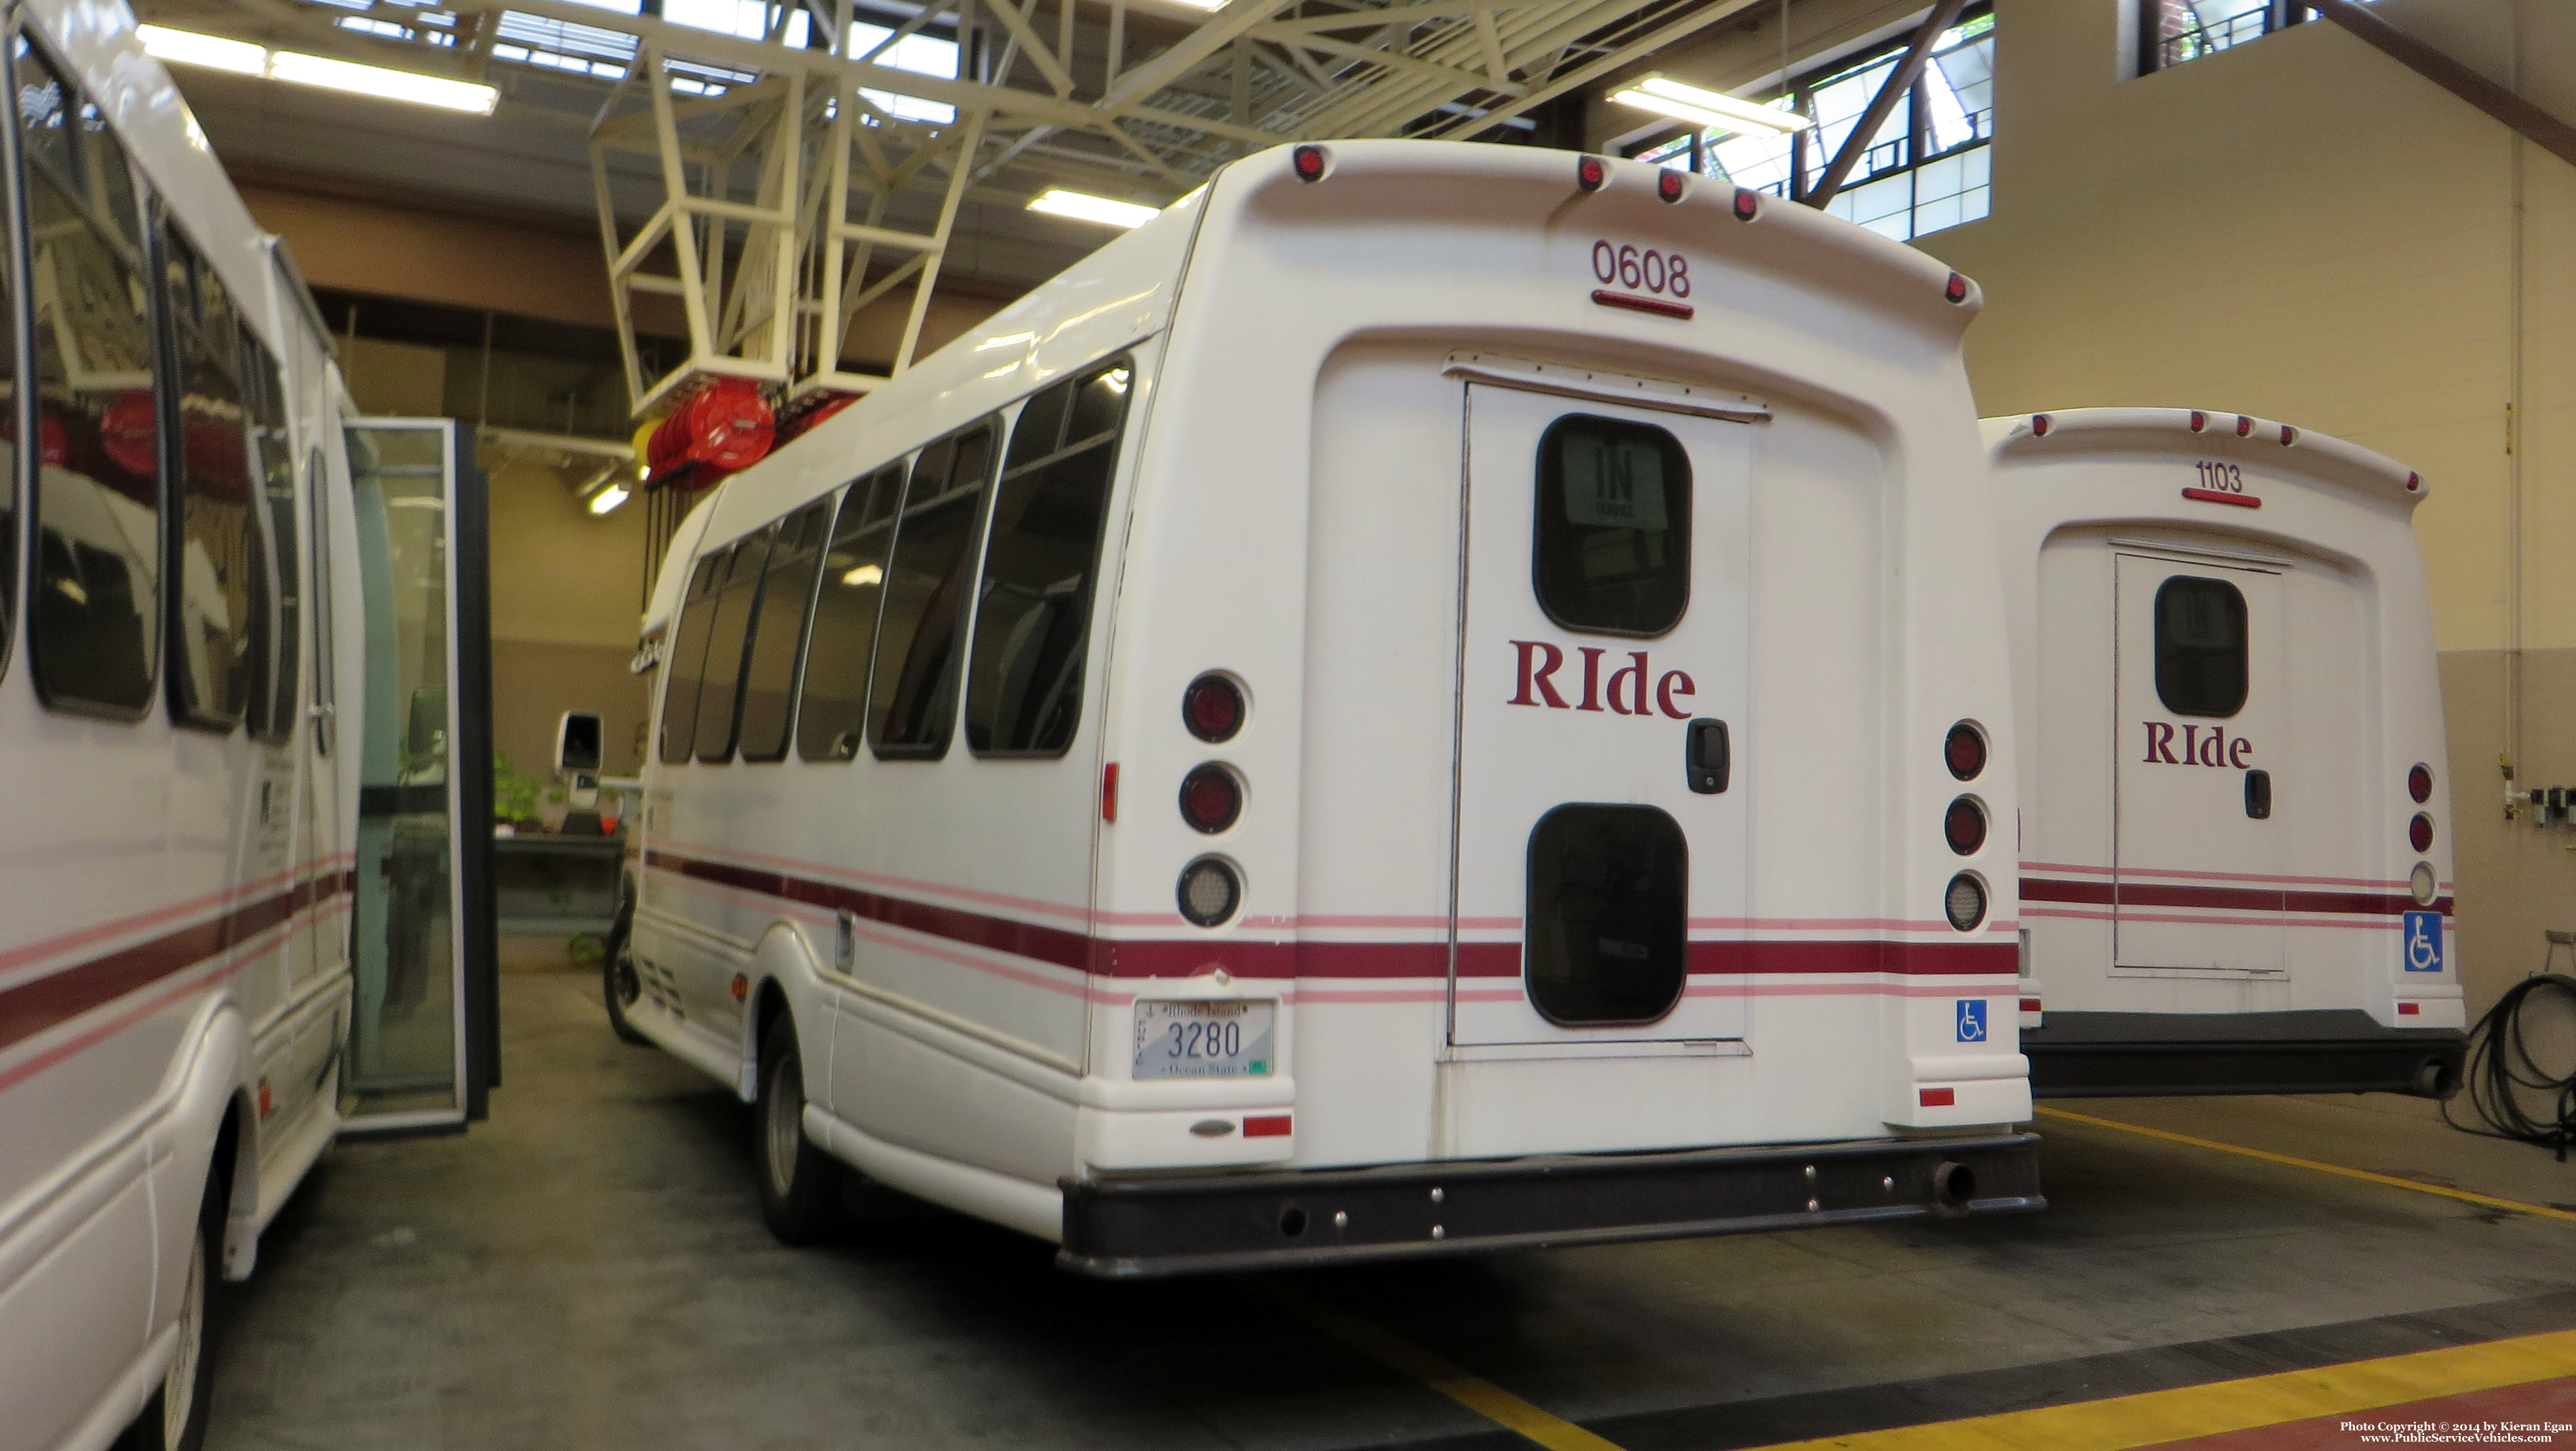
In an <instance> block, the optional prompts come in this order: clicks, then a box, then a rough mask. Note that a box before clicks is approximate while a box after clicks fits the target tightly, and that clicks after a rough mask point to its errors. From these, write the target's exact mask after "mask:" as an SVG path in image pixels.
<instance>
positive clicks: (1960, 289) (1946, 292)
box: [1941, 272, 1968, 302]
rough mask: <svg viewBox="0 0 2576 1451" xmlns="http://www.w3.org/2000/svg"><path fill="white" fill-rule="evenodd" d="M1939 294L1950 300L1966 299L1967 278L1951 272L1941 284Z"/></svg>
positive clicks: (1963, 300) (1960, 300)
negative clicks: (1947, 278)
mask: <svg viewBox="0 0 2576 1451" xmlns="http://www.w3.org/2000/svg"><path fill="white" fill-rule="evenodd" d="M1941 295H1942V296H1943V297H1946V298H1948V299H1950V300H1951V301H1952V302H1965V301H1967V300H1968V279H1967V278H1965V277H1962V276H1960V275H1959V274H1958V273H1956V272H1953V273H1951V274H1950V280H1949V281H1948V282H1945V283H1943V284H1942V285H1941Z"/></svg>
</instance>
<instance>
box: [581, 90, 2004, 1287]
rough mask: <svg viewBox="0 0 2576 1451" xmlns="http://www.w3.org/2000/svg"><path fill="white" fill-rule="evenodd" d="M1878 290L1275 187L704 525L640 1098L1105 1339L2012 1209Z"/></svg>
mask: <svg viewBox="0 0 2576 1451" xmlns="http://www.w3.org/2000/svg"><path fill="white" fill-rule="evenodd" d="M1975 307H1976V296H1975V293H1974V290H1973V288H1972V287H1971V286H1970V285H1969V284H1968V282H1967V280H1966V279H1964V278H1961V277H1959V276H1957V275H1956V274H1954V273H1951V272H1950V271H1949V270H1948V269H1946V268H1945V267H1943V266H1941V265H1939V264H1938V263H1935V262H1934V261H1932V260H1931V259H1930V258H1928V257H1925V256H1924V255H1922V254H1921V253H1918V252H1915V251H1913V250H1911V249H1909V248H1906V247H1904V246H1901V245H1898V244H1896V243H1893V242H1889V241H1887V240H1885V239H1883V238H1880V237H1878V236H1875V235H1873V234H1871V233H1869V232H1867V231H1864V230H1862V229H1861V228H1858V227H1855V226H1851V225H1849V224H1847V223H1844V222H1841V221H1837V220H1834V219H1832V218H1829V217H1826V216H1823V215H1821V214H1818V213H1816V212H1813V211H1811V210H1809V209H1807V208H1805V207H1801V206H1796V205H1792V204H1787V203H1782V202H1778V201H1775V200H1772V199H1769V198H1765V197H1759V196H1756V195H1754V194H1752V193H1750V192H1738V191H1735V190H1733V189H1731V188H1729V187H1727V186H1724V185H1722V184H1711V183H1709V182H1706V181H1703V180H1700V179H1697V178H1690V177H1685V176H1683V175H1682V174H1680V173H1678V172H1671V171H1659V170H1658V169H1656V168H1653V167H1650V166H1645V165H1636V164H1627V163H1622V162H1616V161H1604V160H1602V159H1599V158H1595V157H1577V156H1575V155H1572V154H1568V153H1561V152H1550V151H1539V150H1532V149H1523V148H1518V147H1508V146H1478V145H1458V144H1439V143H1416V142H1397V141H1364V142H1350V143H1345V144H1337V145H1333V146H1331V147H1324V146H1313V145H1309V146H1299V147H1295V148H1280V149H1276V150H1273V151H1269V152H1265V153H1262V154H1260V155H1257V156H1254V157H1251V158H1248V159H1246V160H1243V161H1241V162H1238V163H1235V164H1233V165H1231V166H1228V167H1226V168H1225V169H1224V170H1223V171H1221V172H1219V173H1218V174H1217V175H1216V177H1215V178H1214V179H1213V180H1212V181H1211V182H1210V183H1209V184H1208V185H1207V186H1206V187H1205V188H1203V189H1202V190H1200V191H1199V192H1196V193H1193V194H1192V195H1191V196H1189V197H1187V198H1185V199H1184V200H1182V201H1181V202H1179V203H1177V204H1175V205H1174V206H1173V207H1172V208H1170V209H1169V210H1168V211H1166V212H1164V213H1163V214H1162V215H1161V216H1159V217H1157V218H1155V219H1153V220H1151V221H1149V222H1147V223H1146V224H1145V225H1144V226H1142V227H1139V228H1138V229H1136V230H1135V231H1134V232H1133V233H1131V234H1129V235H1128V236H1126V237H1123V238H1121V239H1119V240H1117V241H1114V242H1111V243H1110V244H1109V245H1108V246H1106V247H1103V248H1102V249H1101V250H1100V251H1099V252H1098V253H1096V254H1094V255H1093V256H1091V257H1090V258H1088V259H1087V260H1085V261H1083V262H1081V263H1080V264H1078V265H1076V266H1074V267H1073V268H1071V269H1069V270H1068V271H1066V272H1065V273H1064V274H1062V275H1061V276H1059V277H1057V278H1055V279H1054V280H1053V281H1051V282H1048V283H1047V284H1045V285H1044V286H1042V287H1040V288H1038V289H1037V290H1036V291H1035V292H1033V293H1032V294H1030V295H1029V296H1028V297H1026V298H1024V299H1022V300H1021V301H1019V302H1017V303H1015V304H1013V305H1012V306H1010V307H1008V308H1006V309H1004V310H1003V311H1002V312H1000V313H999V314H997V315H995V316H994V317H993V318H992V319H991V320H990V321H988V322H986V323H985V324H983V325H982V326H981V327H979V328H978V329H976V330H975V331H973V332H971V333H969V334H968V335H966V336H964V337H962V338H960V339H958V340H957V341H956V342H954V343H952V344H950V345H949V346H948V347H946V348H944V349H942V350H940V351H939V352H938V353H937V354H935V355H933V356H932V357H930V358H929V359H927V360H926V361H924V362H923V363H921V364H920V365H918V366H916V367H915V368H913V369H912V370H911V371H909V372H906V373H905V374H903V375H902V376H900V377H898V378H896V379H894V380H893V381H892V382H890V383H888V384H885V385H883V386H882V387H880V388H879V389H878V390H877V391H875V392H873V393H871V394H869V395H868V396H867V397H865V398H863V399H861V400H860V401H858V402H857V403H855V404H853V405H852V406H850V407H849V408H847V409H846V410H845V411H843V412H841V413H840V414H838V415H837V416H835V417H833V418H832V419H830V421H828V422H826V423H823V424H821V425H820V426H818V427H817V428H815V429H814V430H813V431H812V432H811V433H810V434H808V435H806V436H805V437H803V438H801V439H799V440H797V441H796V442H795V443H793V444H792V445H789V446H787V447H785V448H782V449H781V450H780V451H779V452H778V453H777V454H776V455H774V456H773V457H771V458H769V459H766V460H764V461H762V462H761V463H760V464H758V465H756V466H755V467H753V468H751V469H750V470H748V471H746V472H744V473H741V474H738V475H736V476H734V477H732V478H731V479H729V480H727V481H726V482H725V483H724V484H723V485H722V486H721V488H720V489H719V490H718V491H717V492H716V494H715V495H714V497H713V498H712V499H711V500H710V501H709V502H707V503H705V504H703V505H702V506H700V507H699V508H698V509H696V510H695V511H694V513H693V514H692V515H691V516H690V517H689V518H688V520H686V521H685V522H684V524H683V525H682V527H681V528H680V530H679V531H678V534H677V536H676V538H675V539H674V541H673V543H672V545H671V550H670V554H669V557H668V561H667V563H666V564H665V565H664V567H663V572H662V576H661V579H660V582H659V584H658V586H657V589H656V592H655V595H654V598H653V603H652V606H651V611H650V613H649V615H648V616H647V619H646V630H647V633H648V646H647V648H648V652H651V651H658V654H659V659H660V660H661V662H662V664H661V678H660V684H659V687H658V690H657V696H656V701H657V706H658V709H659V715H658V717H657V719H658V722H659V732H660V734H659V744H658V749H657V751H656V753H655V755H656V759H654V760H653V761H652V762H650V763H649V764H648V765H647V767H646V770H645V776H644V810H643V815H644V829H643V833H642V840H641V841H640V842H639V843H638V847H639V854H638V857H637V863H636V864H637V867H638V869H639V872H640V881H639V882H638V884H637V891H638V895H639V905H638V906H637V907H636V908H635V910H634V916H633V928H632V932H631V935H630V936H629V938H628V940H629V941H630V942H631V951H630V953H629V954H627V955H626V956H625V957H623V958H618V959H613V960H612V964H611V968H610V972H609V978H610V989H611V991H610V998H611V1004H612V1006H613V1007H614V1008H616V1009H617V1010H618V1012H619V1013H620V1015H621V1017H622V1019H623V1020H624V1021H625V1022H626V1023H627V1025H628V1026H629V1027H630V1029H631V1030H635V1031H640V1032H641V1033H642V1034H643V1035H645V1036H647V1037H649V1038H651V1039H652V1040H653V1041H654V1042H656V1043H658V1044H660V1045H661V1046H663V1047H664V1048H666V1049H668V1050H669V1051H671V1052H672V1053H674V1054H676V1055H678V1056H680V1057H681V1058H683V1059H685V1060H687V1061H689V1062H691V1063H694V1064H696V1065H698V1066H699V1067H700V1068H702V1069H703V1070H705V1071H706V1072H707V1073H709V1074H712V1075H714V1076H715V1077H716V1078H717V1079H719V1080H721V1081H722V1082H724V1083H725V1084H727V1085H730V1086H732V1087H733V1088H734V1089H735V1090H736V1091H737V1092H739V1093H740V1095H741V1096H742V1097H743V1098H745V1099H747V1100H755V1101H757V1102H758V1104H759V1110H758V1112H757V1113H756V1114H755V1121H756V1123H757V1124H758V1125H759V1128H758V1139H759V1144H760V1149H761V1153H760V1189H761V1194H762V1199H763V1204H764V1207H765V1209H766V1211H767V1214H768V1217H769V1219H770V1222H771V1224H772V1225H773V1227H774V1228H776V1229H778V1230H779V1232H780V1233H781V1234H782V1235H783V1236H785V1237H788V1238H791V1239H795V1238H802V1237H805V1236H807V1235H811V1234H814V1233H817V1232H819V1230H820V1228H821V1226H822V1224H823V1221H824V1216H825V1215H826V1214H827V1213H828V1211H829V1209H830V1207H831V1204H832V1192H833V1191H832V1179H833V1171H832V1170H831V1168H830V1165H829V1163H828V1160H827V1158H826V1156H827V1155H828V1156H830V1157H831V1158H836V1159H839V1160H842V1161H845V1162H846V1163H848V1164H850V1165H853V1166H855V1167H856V1168H858V1169H859V1170H862V1171H864V1173H865V1174H866V1175H868V1176H871V1177H873V1178H874V1179H876V1180H878V1181H881V1182H883V1183H885V1184H889V1185H892V1186H894V1187H896V1188H899V1189H902V1190H905V1191H909V1192H910V1193H913V1194H916V1195H919V1196H922V1197H925V1198H928V1199H931V1200H934V1201H937V1202H939V1203H942V1204H946V1205H950V1206H953V1207H955V1208H958V1209H961V1210H964V1211H967V1212H969V1213H972V1214H976V1215H980V1216H983V1217H984V1218H987V1219H990V1220H993V1221H997V1222H999V1223H1002V1224H1005V1225H1010V1226H1013V1227H1016V1228H1018V1229H1021V1230H1024V1231H1026V1232H1028V1233H1030V1234H1033V1235H1039V1236H1043V1237H1045V1238H1047V1239H1049V1240H1054V1241H1057V1242H1059V1243H1060V1244H1061V1245H1062V1254H1061V1256H1060V1261H1059V1262H1060V1263H1061V1264H1063V1265H1065V1266H1068V1267H1070V1268H1073V1269H1076V1270H1080V1271H1084V1272H1088V1273H1094V1274H1103V1275H1129V1274H1153V1273H1170V1272H1184V1271H1194V1270H1211V1269H1227V1268H1239V1267H1244V1266H1251V1265H1261V1264H1272V1263H1282V1262H1296V1261H1321V1260H1332V1259H1353V1258H1364V1257H1385V1256H1397V1255H1407V1254H1420V1253H1426V1252H1433V1251H1441V1250H1452V1251H1456V1250H1477V1249H1486V1248H1491V1247H1497V1246H1536V1245H1555V1244H1571V1243H1581V1242H1594V1241H1602V1240H1611V1239H1621V1238H1636V1237H1646V1236H1657V1235H1690V1234H1712V1233H1721V1232H1728V1231H1738V1230H1753V1229H1773V1228H1786V1227H1796V1226H1802V1225H1815V1224H1830V1223H1837V1222H1847V1221H1854V1220H1874V1219H1887V1218H1896V1217H1903V1216H1909V1215H1922V1214H1929V1213H1935V1212H1941V1213H1973V1212H1993V1211H2006V1210H2024V1209H2034V1208H2037V1207H2039V1206H2040V1204H2041V1202H2042V1201H2041V1199H2040V1196H2039V1188H2038V1183H2037V1175H2036V1168H2035V1146H2036V1141H2035V1140H2034V1139H2033V1138H2032V1137H2031V1136H2029V1135H2027V1134H2024V1133H2020V1132H2016V1131H2015V1130H2014V1129H2013V1127H2012V1126H2013V1125H2015V1124H2016V1123H2018V1122H2020V1121H2022V1120H2024V1119H2026V1118H2028V1116H2029V1114H2030V1098H2029V1092H2028V1088H2027V1084H2026V1081H2025V1077H2024V1064H2023V1061H2022V1059H2021V1057H2020V1055H2019V1054H2018V1053H2017V1052H2016V1051H2015V1049H2014V1047H2013V1040H2012V1021H2013V1020H2012V1008H2013V997H2014V992H2015V988H2016V984H2015V980H2014V975H2013V972H2014V961H2015V959H2014V950H2015V948H2014V944H2015V938H2014V923H2013V920H2012V905H2013V898H2012V891H2011V882H2012V874H2013V871H2014V860H2013V856H2012V850H2011V838H2010V835H2009V833H2008V831H2005V830H1992V831H1990V830H1989V829H1988V823H1989V822H1998V823H2009V822H2010V821H2011V820H2012V811H2013V797H2014V788H2013V768H2012V760H2011V754H2010V749H2009V742H2010V729H2009V724H2008V719H2009V711H2010V709H2011V703H2010V680H2009V678H2008V673H2007V671H2008V667H2007V663H2006V659H2005V652H2004V641H2003V630H2002V618H2001V609H2002V601H2001V597H2000V594H1999V592H1998V591H1997V589H1996V587H1995V582H1994V567H1993V553H1992V551H1993V544H1992V541H1991V539H1990V537H1989V535H1988V531H1987V528H1986V524H1985V516H1984V513H1983V511H1982V509H1981V507H1980V499H1981V490H1982V488H1983V484H1984V475H1983V463H1982V458H1981V456H1980V454H1979V452H1978V446H1977V438H1976V424H1975V418H1974V412H1973V409H1972V408H1971V406H1970V404H1969V395H1968V389H1967V381H1966V377H1965V374H1964V371H1963V368H1962V366H1961V361H1960V353H1959V338H1960V334H1961V331H1962V329H1963V328H1964V327H1965V326H1966V324H1967V322H1968V320H1969V318H1970V317H1971V316H1972V315H1973V313H1974V311H1975Z"/></svg>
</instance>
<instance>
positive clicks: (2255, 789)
mask: <svg viewBox="0 0 2576 1451" xmlns="http://www.w3.org/2000/svg"><path fill="white" fill-rule="evenodd" d="M2245 814H2246V815H2248V816H2251V817H2253V818H2254V819H2255V820H2256V821H2265V820H2269V819H2270V818H2271V815H2272V773H2271V772H2269V771H2264V770H2259V769H2258V770H2253V771H2248V772H2246V773H2245Z"/></svg>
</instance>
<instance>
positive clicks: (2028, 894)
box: [1985, 408, 2465, 1097]
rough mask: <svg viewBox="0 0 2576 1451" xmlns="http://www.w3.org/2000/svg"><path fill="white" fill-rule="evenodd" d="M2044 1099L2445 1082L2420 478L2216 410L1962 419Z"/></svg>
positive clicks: (2442, 813)
mask: <svg viewBox="0 0 2576 1451" xmlns="http://www.w3.org/2000/svg"><path fill="white" fill-rule="evenodd" d="M1985 433H1986V438H1987V441H1988V443H1989V445H1990V448H1991V457H1992V467H1993V484H1992V499H1991V502H1992V509H1991V514H1992V517H1993V520H1994V525H1995V531H1996V539H1997V543H1998V545H1999V547H2000V549H2001V552H2002V556H2003V568H2004V575H2005V580H2006V583H2007V587H2008V589H2009V594H2010V601H2011V619H2012V631H2013V639H2012V644H2013V671H2014V683H2015V693H2016V696H2017V698H2018V700H2019V702H2020V712H2021V722H2020V723H2021V731H2020V743H2021V756H2020V762H2021V802H2022V808H2021V809H2022V823H2021V825H2022V849H2021V855H2022V859H2023V860H2022V863H2021V924H2022V926H2021V930H2022V934H2023V939H2024V943H2025V958H2024V971H2025V973H2026V974H2027V975H2026V976H2025V977H2024V979H2023V981H2022V990H2021V1000H2022V1001H2021V1009H2022V1011H2021V1043H2022V1051H2023V1052H2024V1053H2026V1054H2028V1055H2029V1057H2030V1060H2031V1084H2032V1089H2033V1091H2034V1092H2035V1093H2037V1094H2039V1095H2040V1096H2042V1097H2051V1096H2055V1097H2069V1096H2084V1095H2122V1094H2198V1093H2302V1092H2305V1093H2323V1092H2348V1091H2368V1090H2385V1091H2389V1092H2396V1093H2414V1094H2422V1095H2426V1096H2433V1097H2439V1096H2443V1095H2447V1094H2448V1093H2449V1092H2450V1091H2451V1090H2452V1089H2453V1088H2454V1087H2456V1086H2457V1085H2458V1083H2459V1081H2460V1057H2461V1051H2462V1042H2463V1038H2462V1031H2461V1030H2462V1027H2463V1025H2464V1021H2465V1020H2464V1017H2463V1005H2462V1000H2461V995H2460V978H2459V971H2458V964H2457V963H2456V962H2454V961H2453V960H2452V954H2451V951H2450V948H2449V945H2448V944H2449V941H2450V936H2449V924H2450V915H2451V891H2452V886H2451V834H2450V824H2451V820H2452V818H2451V814H2450V810H2449V783H2448V782H2446V781H2445V780H2443V779H2442V764H2443V761H2444V757H2443V738H2442V695H2441V682H2440V680H2439V678H2438V675H2437V668H2436V664H2435V660H2434V652H2433V616H2432V607H2431V603H2430V600H2429V598H2428V597H2427V595H2426V592H2425V585H2424V568H2423V562H2422V559H2421V557H2420V555H2419V554H2418V552H2417V549H2416V543H2415V531H2414V525H2413V516H2414V512H2415V506H2416V505H2417V504H2419V503H2421V502H2422V501H2423V499H2424V495H2425V485H2424V481H2423V479H2422V478H2421V477H2419V476H2418V475H2417V474H2415V473H2414V472H2412V471H2411V470H2409V469H2408V468H2407V467H2406V466H2405V465H2404V464H2401V463H2397V462H2395V461H2394V460H2391V459H2388V458H2385V457H2382V456H2381V455H2379V454H2376V453H2373V452H2371V451H2370V450H2369V449H2366V448H2362V447H2359V446H2358V445H2355V444H2351V443H2346V442H2344V441H2343V440H2341V439H2336V438H2329V437H2327V436H2325V435H2323V434H2319V433H2312V432H2308V431H2306V430H2304V429H2299V428H2294V427H2292V426H2290V425H2289V424H2286V423H2276V422H2273V421H2271V420H2269V419H2262V418H2253V417H2249V416H2246V415H2243V414H2236V413H2211V412H2204V411H2200V410H2194V409H2184V408H2078V409H2069V410H2066V411H2064V412H2056V413H2040V414H2028V415H2021V416H2016V417H2010V418H1996V419H1989V420H1987V421H1986V423H1985Z"/></svg>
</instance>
